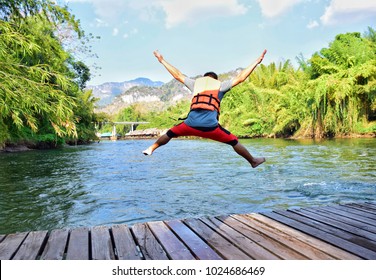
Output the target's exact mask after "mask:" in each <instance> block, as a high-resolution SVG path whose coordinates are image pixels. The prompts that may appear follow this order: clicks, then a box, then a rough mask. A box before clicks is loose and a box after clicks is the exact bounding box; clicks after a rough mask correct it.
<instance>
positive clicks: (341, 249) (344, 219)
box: [0, 202, 376, 260]
mask: <svg viewBox="0 0 376 280" xmlns="http://www.w3.org/2000/svg"><path fill="white" fill-rule="evenodd" d="M0 259H1V260H22V259H28V260H196V259H199V260H221V259H225V260H251V259H255V260H275V259H277V260H278V259H288V260H303V259H315V260H329V259H348V260H356V259H369V260H376V203H374V202H365V203H351V204H346V205H330V206H324V207H309V208H301V209H289V210H283V211H273V212H268V213H260V214H255V213H252V214H241V215H240V214H239V215H229V216H219V217H204V218H199V219H193V218H192V219H184V220H171V221H160V222H148V223H142V224H135V225H133V226H131V227H128V226H126V225H123V224H121V225H113V226H98V227H92V228H74V229H56V230H52V231H32V232H23V233H14V234H7V235H0Z"/></svg>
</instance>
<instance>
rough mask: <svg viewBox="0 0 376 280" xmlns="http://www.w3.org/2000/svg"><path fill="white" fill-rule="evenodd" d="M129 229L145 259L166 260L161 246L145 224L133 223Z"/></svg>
mask: <svg viewBox="0 0 376 280" xmlns="http://www.w3.org/2000/svg"><path fill="white" fill-rule="evenodd" d="M131 230H132V232H133V234H134V236H135V238H136V241H137V244H138V245H139V246H140V249H141V252H142V254H143V255H144V258H145V259H146V260H168V257H167V254H166V252H165V251H164V250H163V247H162V246H161V245H160V244H159V242H158V240H157V239H156V238H155V236H154V235H153V233H152V232H151V231H150V229H149V228H148V227H147V225H146V224H135V225H133V226H132V228H131Z"/></svg>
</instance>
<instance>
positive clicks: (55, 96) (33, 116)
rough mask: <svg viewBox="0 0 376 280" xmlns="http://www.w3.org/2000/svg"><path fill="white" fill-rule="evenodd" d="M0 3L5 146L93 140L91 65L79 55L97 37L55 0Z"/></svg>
mask: <svg viewBox="0 0 376 280" xmlns="http://www.w3.org/2000/svg"><path fill="white" fill-rule="evenodd" d="M0 3H1V5H0V148H1V147H4V146H5V145H13V144H20V143H23V144H26V145H27V146H37V147H51V146H57V145H59V144H62V143H67V142H68V143H72V142H74V143H77V142H86V141H88V140H90V139H94V138H95V129H94V122H95V121H96V115H95V114H94V105H95V101H96V100H95V99H94V98H93V97H92V96H91V92H84V91H83V89H84V87H85V84H86V82H87V81H88V80H89V79H90V70H89V67H88V66H87V65H85V64H84V63H83V62H82V61H80V60H78V59H77V57H79V55H83V54H85V53H88V52H89V51H90V47H89V45H88V42H89V41H90V40H91V39H93V37H92V36H91V35H86V34H85V33H84V31H83V30H82V29H81V27H80V24H79V21H78V20H76V19H75V17H74V16H73V15H71V14H70V13H69V12H68V10H67V8H65V7H60V6H58V5H56V4H55V3H53V2H52V1H49V0H6V1H3V0H1V1H0Z"/></svg>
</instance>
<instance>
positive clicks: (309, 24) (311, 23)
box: [307, 20, 319, 29]
mask: <svg viewBox="0 0 376 280" xmlns="http://www.w3.org/2000/svg"><path fill="white" fill-rule="evenodd" d="M318 26H319V23H318V22H317V21H316V20H311V21H310V22H309V23H308V24H307V28H308V29H313V28H316V27H318Z"/></svg>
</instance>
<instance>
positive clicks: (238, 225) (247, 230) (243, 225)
mask: <svg viewBox="0 0 376 280" xmlns="http://www.w3.org/2000/svg"><path fill="white" fill-rule="evenodd" d="M221 220H222V221H223V222H225V223H226V224H228V225H229V226H231V227H232V228H234V229H236V230H237V231H239V232H241V233H242V234H244V235H245V236H247V237H248V238H249V239H251V240H252V241H254V242H255V243H258V244H260V245H262V246H263V247H264V248H265V249H267V250H269V251H270V252H272V253H273V254H275V255H277V256H278V257H279V258H280V259H285V260H304V259H308V258H307V257H306V256H304V255H302V254H300V253H299V252H296V251H294V250H292V249H291V248H289V247H288V246H286V245H285V244H283V243H280V242H276V241H275V240H273V239H272V238H270V237H269V236H267V235H264V234H260V232H259V231H257V230H255V229H254V228H252V227H250V226H249V225H248V224H249V220H248V219H246V218H245V217H242V216H240V215H237V216H236V219H235V218H234V217H227V218H225V219H223V218H221Z"/></svg>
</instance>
